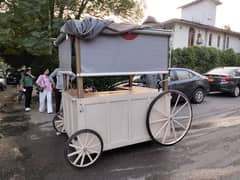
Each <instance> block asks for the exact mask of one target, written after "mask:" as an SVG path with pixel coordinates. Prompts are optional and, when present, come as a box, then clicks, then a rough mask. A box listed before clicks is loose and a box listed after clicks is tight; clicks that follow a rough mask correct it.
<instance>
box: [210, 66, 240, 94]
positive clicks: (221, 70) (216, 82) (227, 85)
mask: <svg viewBox="0 0 240 180" xmlns="http://www.w3.org/2000/svg"><path fill="white" fill-rule="evenodd" d="M205 75H206V76H207V77H208V82H209V85H210V91H220V92H224V93H229V94H231V95H232V96H234V97H237V96H239V94H240V89H239V88H240V67H218V68H214V69H212V70H210V71H208V72H207V73H206V74H205Z"/></svg>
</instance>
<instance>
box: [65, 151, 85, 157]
mask: <svg viewBox="0 0 240 180" xmlns="http://www.w3.org/2000/svg"><path fill="white" fill-rule="evenodd" d="M81 153H82V151H81V150H78V151H75V152H72V153H70V154H68V155H67V156H68V157H72V156H74V155H76V154H81Z"/></svg>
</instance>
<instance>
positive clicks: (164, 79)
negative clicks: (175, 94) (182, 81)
mask: <svg viewBox="0 0 240 180" xmlns="http://www.w3.org/2000/svg"><path fill="white" fill-rule="evenodd" d="M162 87H163V91H166V90H168V74H163V82H162Z"/></svg>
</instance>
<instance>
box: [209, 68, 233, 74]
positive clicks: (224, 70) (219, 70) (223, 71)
mask: <svg viewBox="0 0 240 180" xmlns="http://www.w3.org/2000/svg"><path fill="white" fill-rule="evenodd" d="M232 73H233V69H230V68H216V69H213V70H211V71H209V72H207V74H232Z"/></svg>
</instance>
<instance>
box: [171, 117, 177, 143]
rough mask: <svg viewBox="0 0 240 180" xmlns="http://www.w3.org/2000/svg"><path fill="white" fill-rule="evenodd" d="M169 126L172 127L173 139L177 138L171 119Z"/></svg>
mask: <svg viewBox="0 0 240 180" xmlns="http://www.w3.org/2000/svg"><path fill="white" fill-rule="evenodd" d="M171 127H172V131H173V135H174V139H177V134H176V129H175V126H174V123H173V121H171Z"/></svg>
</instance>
